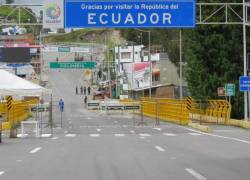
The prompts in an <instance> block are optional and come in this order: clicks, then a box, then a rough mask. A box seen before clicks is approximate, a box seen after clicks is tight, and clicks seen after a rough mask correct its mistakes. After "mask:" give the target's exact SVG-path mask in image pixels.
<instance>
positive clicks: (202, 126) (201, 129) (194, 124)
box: [188, 122, 213, 133]
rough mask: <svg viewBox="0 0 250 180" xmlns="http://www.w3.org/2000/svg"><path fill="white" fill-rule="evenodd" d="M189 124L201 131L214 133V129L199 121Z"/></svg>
mask: <svg viewBox="0 0 250 180" xmlns="http://www.w3.org/2000/svg"><path fill="white" fill-rule="evenodd" d="M188 126H190V127H191V128H193V129H197V130H199V131H201V132H206V133H212V132H213V129H212V128H211V127H209V126H204V125H200V124H198V123H191V122H190V123H188Z"/></svg>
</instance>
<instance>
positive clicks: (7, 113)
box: [0, 97, 38, 130]
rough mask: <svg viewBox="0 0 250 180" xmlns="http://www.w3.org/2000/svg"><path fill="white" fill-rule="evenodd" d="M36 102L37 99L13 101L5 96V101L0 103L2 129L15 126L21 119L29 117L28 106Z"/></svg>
mask: <svg viewBox="0 0 250 180" xmlns="http://www.w3.org/2000/svg"><path fill="white" fill-rule="evenodd" d="M8 100H9V101H8ZM36 104H38V100H37V99H34V100H28V101H27V100H20V101H13V99H12V100H11V98H8V97H6V102H4V103H1V104H0V112H1V115H2V116H3V117H5V118H4V119H5V120H4V122H2V130H10V129H12V128H15V127H16V126H17V125H19V123H20V122H21V121H24V120H26V119H27V118H29V117H30V116H31V113H30V108H31V106H34V105H36Z"/></svg>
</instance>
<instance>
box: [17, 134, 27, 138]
mask: <svg viewBox="0 0 250 180" xmlns="http://www.w3.org/2000/svg"><path fill="white" fill-rule="evenodd" d="M26 136H28V134H24V135H22V134H18V135H17V137H18V138H22V137H26Z"/></svg>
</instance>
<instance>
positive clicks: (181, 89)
mask: <svg viewBox="0 0 250 180" xmlns="http://www.w3.org/2000/svg"><path fill="white" fill-rule="evenodd" d="M182 76H183V73H182V30H181V29H180V99H183V85H182V79H183V77H182Z"/></svg>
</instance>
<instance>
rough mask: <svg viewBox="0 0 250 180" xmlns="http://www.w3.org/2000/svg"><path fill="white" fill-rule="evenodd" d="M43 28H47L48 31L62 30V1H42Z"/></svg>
mask: <svg viewBox="0 0 250 180" xmlns="http://www.w3.org/2000/svg"><path fill="white" fill-rule="evenodd" d="M71 16H72V15H71ZM72 17H74V16H72ZM43 28H48V29H50V28H55V29H60V28H64V1H63V0H53V1H52V0H44V4H43Z"/></svg>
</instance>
